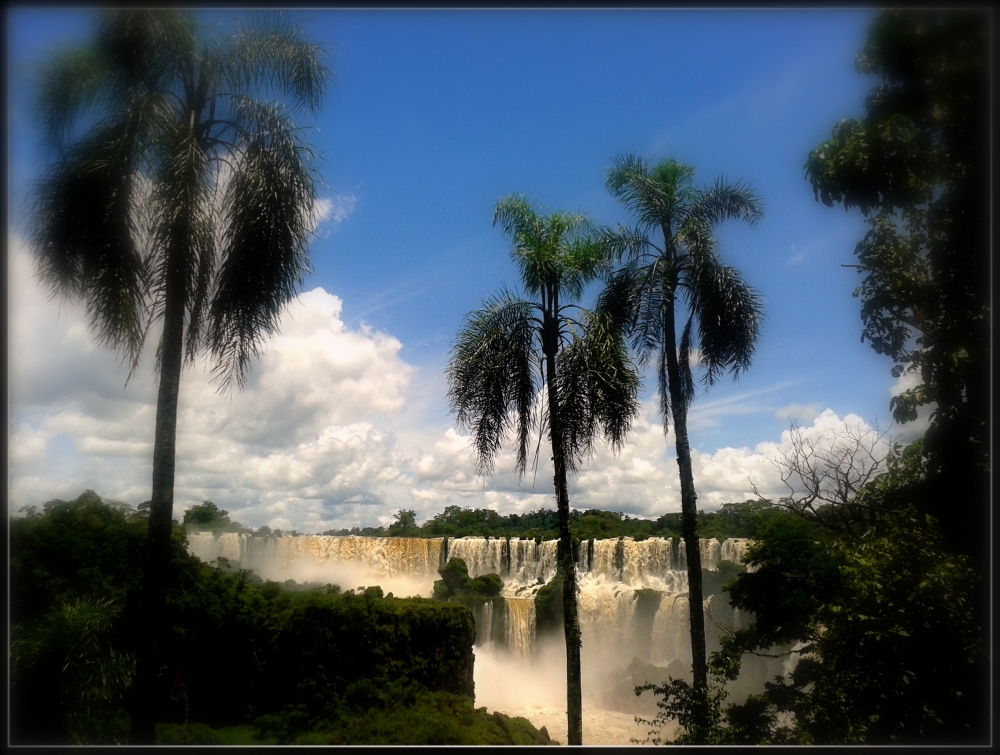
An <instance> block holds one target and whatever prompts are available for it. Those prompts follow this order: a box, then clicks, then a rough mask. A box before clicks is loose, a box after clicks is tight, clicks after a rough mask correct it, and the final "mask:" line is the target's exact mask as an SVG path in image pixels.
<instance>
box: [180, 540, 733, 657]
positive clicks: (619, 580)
mask: <svg viewBox="0 0 1000 755" xmlns="http://www.w3.org/2000/svg"><path fill="white" fill-rule="evenodd" d="M188 543H189V549H190V551H191V553H192V554H194V555H196V556H198V557H199V558H201V559H202V560H204V561H211V560H212V559H215V558H218V557H220V556H224V557H225V558H228V559H229V560H230V561H231V562H234V563H238V564H239V565H241V566H243V567H244V568H250V569H253V570H254V572H255V573H257V574H258V575H259V576H261V577H263V578H265V579H275V580H278V581H284V580H286V579H289V578H291V579H296V580H297V581H318V582H321V583H322V582H331V583H335V584H340V585H341V586H342V587H345V588H351V587H354V586H357V585H362V584H364V585H371V584H376V583H378V584H382V585H383V588H384V589H391V588H388V587H386V585H387V584H394V583H392V579H394V578H396V579H399V578H406V579H409V580H411V581H410V582H409V583H407V584H408V586H409V588H410V590H411V591H410V592H409V593H405V594H423V595H429V594H430V592H431V583H432V582H433V581H434V579H436V578H437V569H438V568H439V566H441V565H442V564H443V563H445V562H446V561H447V559H449V558H461V559H463V560H464V561H465V563H466V565H467V567H468V571H469V576H470V577H478V576H481V575H484V574H491V573H492V574H499V575H500V576H501V578H502V579H503V580H504V589H503V593H502V596H503V598H504V600H505V603H504V604H503V605H498V606H497V607H496V609H495V608H494V605H493V603H492V602H488V601H487V602H484V603H482V604H480V605H478V606H477V607H476V608H475V610H474V614H475V619H476V626H477V645H480V646H485V645H488V644H490V643H493V644H500V645H503V646H505V647H506V648H507V649H508V650H509V651H510V653H511V654H513V655H514V656H515V657H518V658H522V659H527V658H528V657H529V655H530V653H531V652H532V650H531V649H532V646H533V644H534V643H535V603H534V599H533V598H534V596H535V594H536V593H537V591H538V590H539V588H540V587H541V586H542V585H544V584H546V583H548V582H549V581H551V580H552V578H553V577H554V576H555V574H556V552H557V547H558V545H557V541H556V540H546V541H540V542H539V541H536V540H534V539H521V538H487V537H456V538H430V539H425V538H369V537H356V536H347V537H332V536H303V537H256V536H252V535H247V534H238V533H210V532H192V533H190V534H189V535H188ZM750 544H751V541H749V540H746V539H736V538H734V539H730V540H726V541H723V542H719V541H718V540H715V539H711V538H706V539H703V540H701V543H700V551H701V557H702V567H703V568H704V569H708V570H716V569H718V568H719V564H720V562H721V561H734V562H739V561H740V560H741V559H742V557H743V555H744V554H745V553H746V552H747V549H748V548H749V546H750ZM576 563H577V569H578V588H579V608H580V624H581V629H582V631H583V640H584V646H585V647H586V648H588V650H587V653H588V655H590V656H591V657H598V656H599V657H601V658H602V659H603V660H605V661H608V662H610V660H609V659H615V660H616V661H620V662H623V663H628V661H629V660H630V658H631V657H632V656H633V655H637V656H639V657H641V658H643V659H645V660H646V661H647V662H651V663H654V664H656V665H661V666H662V665H666V664H669V663H670V662H671V661H680V662H682V663H685V664H689V663H690V654H691V650H690V637H689V632H688V601H687V573H686V558H685V554H684V545H683V543H682V542H681V541H680V540H679V539H678V538H658V537H651V538H647V539H644V540H639V541H637V540H634V539H632V538H628V537H626V538H612V539H603V540H589V541H586V542H583V543H581V544H580V549H579V552H578V554H577V561H576ZM397 594H404V593H397ZM713 605H715V610H716V613H719V616H718V617H716V616H714V614H713V618H715V620H716V621H718V622H719V623H722V624H728V625H730V626H739V625H740V622H741V621H746V620H747V618H746V617H741V616H740V615H739V613H738V612H733V613H732V615H731V616H730V614H729V613H727V611H732V609H729V607H728V604H725V603H722V602H718V603H716V604H713V603H712V599H711V597H709V599H708V600H707V601H706V607H711V606H713ZM640 606H643V607H642V608H641V610H640ZM501 608H502V609H503V610H502V611H501V610H500V609H501ZM720 612H721V613H720ZM640 614H641V616H640ZM713 626H714V625H713ZM709 634H712V635H713V638H714V636H715V634H717V632H716V631H715V630H714V629H713V630H711V631H710V632H709ZM710 639H712V638H710Z"/></svg>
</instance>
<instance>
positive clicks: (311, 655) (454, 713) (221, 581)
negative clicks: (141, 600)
mask: <svg viewBox="0 0 1000 755" xmlns="http://www.w3.org/2000/svg"><path fill="white" fill-rule="evenodd" d="M27 514H28V515H27V516H24V517H17V518H13V519H11V522H10V537H11V540H10V542H11V562H10V564H11V610H12V614H11V616H12V629H11V666H12V685H11V693H12V694H11V721H12V726H13V730H12V736H13V741H14V742H20V743H30V742H36V743H60V742H66V743H71V742H77V743H105V744H112V743H122V742H124V741H126V740H127V737H128V731H129V715H128V712H127V704H126V700H127V694H128V686H129V684H130V683H131V682H132V680H133V679H134V670H135V646H134V632H135V627H136V625H137V622H138V617H137V615H136V614H137V611H136V610H135V602H136V601H135V598H136V597H137V595H138V591H139V590H140V589H141V588H140V585H141V568H142V566H141V565H142V548H143V544H144V543H145V527H146V520H145V519H144V518H143V517H142V516H140V515H139V514H138V513H137V512H135V511H133V510H131V509H130V507H128V506H124V505H108V504H106V503H103V502H102V501H101V499H100V498H99V496H97V495H96V494H95V493H93V492H92V491H87V492H86V493H84V494H83V495H81V496H80V497H79V498H78V499H76V500H75V501H69V502H66V501H50V502H49V503H47V504H46V505H45V506H44V508H43V513H38V511H37V510H29V511H28V512H27ZM172 543H173V550H172V568H171V570H170V573H169V589H168V602H167V618H168V622H169V626H170V631H169V633H167V636H166V641H165V643H164V646H163V647H162V649H161V655H160V658H159V661H158V662H159V663H160V666H161V667H162V669H163V671H162V673H161V676H160V703H161V709H160V711H159V714H158V718H159V720H160V721H161V722H167V723H169V722H171V721H172V722H174V723H177V724H182V723H183V722H185V721H186V722H188V726H187V727H184V726H180V727H174V728H172V729H169V728H168V729H163V728H162V727H161V732H160V736H161V740H162V739H163V737H166V738H167V740H169V741H175V740H176V739H177V738H178V737H180V738H184V737H187V738H188V741H191V742H195V741H202V742H205V743H211V742H212V741H216V740H214V739H212V737H223V738H224V736H230V735H231V736H237V737H238V736H243V735H238V732H240V731H242V732H243V733H244V735H246V736H249V735H248V734H246V733H247V732H253V736H254V737H261V738H262V739H258V740H257V741H259V742H263V741H279V740H280V741H283V742H292V741H306V740H308V741H314V740H315V741H316V742H319V741H322V742H327V743H334V742H349V741H354V740H352V738H353V737H358V738H359V739H357V740H356V741H357V742H361V741H364V742H368V743H375V742H381V741H384V742H397V743H402V742H404V741H405V742H408V743H428V744H429V743H456V744H457V743H474V742H480V743H483V742H490V743H517V742H522V743H523V742H526V741H540V740H539V739H538V737H539V736H540V735H538V733H537V732H534V730H533V729H532V728H531V727H530V725H527V722H517V721H512V720H510V719H506V718H497V717H493V716H488V715H486V713H485V711H475V710H474V709H473V707H472V696H473V680H472V668H473V666H472V664H473V660H474V659H473V655H472V644H473V641H474V638H475V626H474V621H473V617H472V614H471V613H470V612H469V610H467V608H465V607H464V606H462V605H456V604H454V603H449V602H444V603H442V602H437V601H432V600H425V599H419V598H408V599H396V598H392V597H391V596H383V595H382V591H381V589H380V588H378V587H369V588H367V589H366V590H364V591H359V592H358V593H357V594H355V593H354V592H350V591H349V592H346V593H345V592H342V591H341V590H340V588H338V587H336V586H332V585H328V586H326V587H325V588H313V589H303V588H302V587H301V586H299V589H297V590H289V589H285V588H284V587H283V586H282V585H279V584H277V583H274V582H263V583H262V582H261V580H260V579H259V578H257V577H256V576H255V575H254V574H253V573H252V572H250V571H248V570H245V569H233V568H230V567H229V566H228V564H227V563H226V561H225V559H219V560H218V562H213V563H212V564H204V563H202V562H200V561H199V560H198V559H197V558H195V557H193V556H190V555H188V553H187V551H186V543H185V533H184V529H183V527H182V526H180V525H175V527H174V529H173V540H172ZM478 582H481V583H482V584H479V583H478ZM478 582H476V583H475V584H474V588H475V589H477V590H479V591H480V592H481V593H482V594H484V595H486V594H492V593H494V592H495V591H496V589H497V585H496V584H495V582H496V580H490V579H488V578H487V579H480V580H479V581H478ZM372 711H379V715H378V716H374V715H373V713H372ZM432 711H434V712H433V713H432ZM383 714H385V715H384V720H383ZM376 718H377V719H379V721H380V722H376V721H374V720H373V719H376ZM389 722H395V724H393V726H390V725H389ZM407 722H409V723H407ZM418 724H419V725H418ZM404 726H411V728H410V729H406V728H399V727H404ZM206 727H210V729H209V728H206ZM219 727H223V729H224V730H225V731H228V732H230V734H227V735H223V734H220V733H216V734H208V733H206V732H208V731H215V730H217V729H219ZM233 727H236V728H233ZM240 727H242V728H240ZM248 727H249V728H248ZM184 732H187V733H184ZM198 732H201V733H200V734H199V733H198ZM234 732H235V733H234ZM310 732H311V734H310ZM463 732H464V733H463ZM202 735H204V737H207V739H204V738H203V739H199V737H202ZM309 737H314V740H310V739H309ZM477 737H482V739H477ZM532 737H535V739H531V738H532ZM171 738H173V739H171ZM303 738H305V739H303ZM526 738H527V739H526Z"/></svg>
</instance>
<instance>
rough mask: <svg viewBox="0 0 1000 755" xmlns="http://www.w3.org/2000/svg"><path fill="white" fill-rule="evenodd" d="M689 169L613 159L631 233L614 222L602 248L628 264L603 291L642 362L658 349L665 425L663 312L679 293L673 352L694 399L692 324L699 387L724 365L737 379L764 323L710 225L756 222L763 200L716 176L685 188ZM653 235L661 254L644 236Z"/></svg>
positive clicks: (614, 189)
mask: <svg viewBox="0 0 1000 755" xmlns="http://www.w3.org/2000/svg"><path fill="white" fill-rule="evenodd" d="M693 177H694V169H693V168H691V167H689V166H687V165H682V164H680V163H678V162H676V161H675V160H672V159H666V160H663V161H661V162H660V163H658V164H657V165H655V166H653V167H652V168H651V167H650V166H649V164H648V163H647V161H645V160H643V159H641V158H638V157H634V156H631V155H628V156H625V157H620V158H618V159H616V160H615V163H614V166H613V167H612V168H611V170H609V171H608V176H607V188H608V190H609V191H610V192H611V194H612V195H613V196H615V197H616V198H618V199H620V200H621V201H622V203H623V204H624V205H625V206H626V207H627V208H628V209H629V210H630V211H631V212H632V214H633V216H634V217H635V219H636V221H637V226H636V227H635V228H624V227H621V226H619V227H618V228H617V230H616V231H607V232H605V234H604V244H605V248H606V249H608V251H609V253H610V254H611V255H612V256H613V257H615V258H616V259H618V260H623V261H624V262H625V264H624V265H623V267H622V268H621V269H620V270H618V271H617V272H616V274H615V275H614V276H613V278H612V280H611V283H610V285H609V287H608V290H607V291H606V292H605V295H604V296H605V299H606V302H605V306H606V307H610V308H612V309H615V310H617V311H626V312H628V313H630V316H631V319H632V322H631V324H632V331H631V332H632V341H633V345H634V346H635V347H636V349H637V350H638V352H639V354H640V357H641V359H642V360H643V361H645V360H646V359H648V357H649V355H650V354H651V352H653V351H655V350H659V352H660V355H659V364H658V370H657V372H658V375H659V388H660V391H659V393H660V405H661V406H660V408H661V412H662V415H663V420H664V426H665V427H666V424H667V421H668V417H669V415H670V411H669V406H670V401H669V391H668V386H667V382H666V358H667V357H666V354H665V353H664V349H665V348H666V346H667V343H669V344H670V347H671V348H672V347H673V344H674V343H675V340H674V334H673V333H672V332H671V333H669V334H668V333H666V332H665V318H664V310H665V309H666V308H667V307H670V308H673V307H674V305H675V304H676V301H675V299H676V297H677V295H678V294H680V295H681V296H682V297H684V299H686V302H687V305H688V317H687V320H686V322H685V325H684V328H683V330H682V333H681V340H680V345H679V349H678V363H679V365H678V366H679V373H680V374H679V379H680V381H681V386H680V388H681V391H680V393H681V396H682V400H683V402H684V404H685V407H686V406H687V404H689V403H690V401H691V399H692V398H693V396H694V381H693V379H692V376H691V369H690V356H691V352H692V348H693V346H694V344H693V338H692V325H693V323H694V322H695V321H697V334H698V342H699V343H698V347H699V354H698V358H699V362H700V363H701V365H702V366H704V367H705V374H704V381H705V383H706V384H707V385H713V384H715V382H717V380H718V378H719V377H720V376H721V375H722V373H723V372H724V371H725V370H726V368H728V369H729V370H730V372H731V373H732V375H733V376H734V377H736V376H737V375H739V373H740V372H742V371H744V370H746V369H747V368H748V367H749V366H750V361H751V358H752V356H753V351H754V347H755V345H756V342H757V338H758V334H759V330H760V324H761V320H762V312H763V308H762V302H761V300H760V297H759V295H758V294H757V293H756V292H755V291H754V290H753V289H752V288H750V287H749V286H748V285H747V284H746V283H745V282H744V281H743V280H742V278H741V276H740V273H739V271H738V270H736V269H734V268H732V267H729V266H728V265H725V264H723V263H722V261H721V259H720V257H719V255H718V252H717V245H716V241H715V238H714V236H713V234H712V230H713V228H714V226H716V225H717V224H718V223H720V222H721V221H723V220H726V219H738V220H744V221H746V222H748V223H750V224H751V225H755V224H756V223H757V221H758V220H759V219H760V218H761V217H762V209H761V202H760V199H759V198H758V197H757V196H756V195H755V194H754V193H753V192H752V191H751V190H750V189H749V188H748V187H747V186H745V185H743V184H735V185H730V184H728V183H726V182H725V181H724V180H723V179H721V178H720V179H718V180H717V181H716V182H715V184H714V185H712V186H710V187H708V188H705V189H699V188H696V187H694V186H693V185H692V179H693ZM654 233H655V235H656V237H657V241H659V239H660V238H662V239H663V241H662V248H661V247H660V246H658V245H657V244H656V243H654V241H653V240H652V238H651V234H654Z"/></svg>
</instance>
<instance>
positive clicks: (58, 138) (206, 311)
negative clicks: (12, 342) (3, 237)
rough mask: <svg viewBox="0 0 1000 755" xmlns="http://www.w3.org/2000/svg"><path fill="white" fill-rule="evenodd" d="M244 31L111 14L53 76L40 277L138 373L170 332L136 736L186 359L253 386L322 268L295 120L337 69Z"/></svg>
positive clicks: (144, 710)
mask: <svg viewBox="0 0 1000 755" xmlns="http://www.w3.org/2000/svg"><path fill="white" fill-rule="evenodd" d="M234 27H235V28H234V30H233V33H223V32H222V31H221V30H218V33H214V34H211V33H207V30H205V29H203V28H202V27H201V26H200V25H199V24H198V23H197V22H196V21H195V19H194V17H193V16H192V15H191V14H189V13H183V12H176V11H165V10H156V11H153V10H147V11H135V10H129V11H115V12H106V13H104V14H102V15H101V16H100V17H99V21H98V26H97V34H96V38H95V40H94V41H93V42H92V43H90V44H88V45H85V46H81V47H79V48H75V49H71V50H69V51H66V52H64V53H62V54H60V55H59V56H57V57H55V58H54V59H52V60H51V61H49V62H48V63H47V64H46V65H45V66H44V67H43V68H42V69H41V71H40V76H39V82H38V94H37V101H36V105H37V112H38V116H39V122H40V127H41V132H42V135H43V137H44V138H45V141H46V145H47V147H48V148H49V150H50V154H51V155H52V156H53V158H54V159H53V161H52V163H51V165H50V167H49V168H48V169H47V172H46V173H45V174H44V175H43V177H42V178H41V179H40V180H39V181H38V182H36V184H35V186H34V188H33V190H32V195H31V203H30V205H29V207H30V212H31V224H30V228H29V238H30V241H31V243H32V246H33V248H34V252H35V254H36V261H37V270H38V273H39V276H40V278H41V280H42V281H43V282H44V283H45V284H47V285H48V286H49V288H50V290H51V291H52V293H53V294H54V295H55V294H61V295H64V296H67V297H71V298H77V299H82V301H83V302H84V303H85V304H86V307H87V314H88V316H89V318H90V322H91V326H92V328H93V330H94V332H95V333H96V335H97V337H98V339H99V340H100V341H101V343H102V344H103V345H106V346H109V347H111V348H114V349H116V350H118V352H119V353H120V354H121V355H122V357H123V359H124V360H125V361H127V362H128V363H129V365H130V367H131V371H132V372H134V370H135V368H136V365H137V364H138V360H139V357H140V353H141V351H142V348H143V344H144V342H145V339H146V335H147V333H148V331H149V328H150V326H151V325H152V324H154V323H156V322H162V326H163V330H162V335H161V336H160V339H159V344H158V347H157V352H156V354H157V367H158V369H159V387H158V396H157V404H156V429H155V439H154V449H153V476H152V477H153V479H152V496H151V506H150V514H149V540H148V554H147V555H148V566H147V568H146V569H145V572H144V584H143V612H142V626H141V636H140V648H139V654H138V672H137V674H138V676H137V683H136V700H135V705H134V714H133V718H132V741H133V743H147V744H152V741H153V729H154V725H155V720H154V719H155V707H156V692H155V690H156V669H157V665H156V659H155V654H156V650H157V641H156V636H157V634H158V632H159V631H160V624H161V620H162V616H163V611H164V609H165V605H166V604H165V601H166V597H165V596H166V591H165V585H166V572H167V568H168V566H169V543H170V528H171V516H172V511H173V487H174V456H175V439H176V430H177V395H178V390H179V386H180V376H181V369H182V367H183V364H184V362H185V358H186V359H187V361H191V360H193V358H194V356H195V355H196V354H197V353H198V352H199V351H201V350H203V349H208V350H209V351H210V352H211V354H212V356H213V357H214V359H215V364H216V378H217V379H218V380H219V382H220V387H221V388H222V389H230V388H232V387H234V386H235V387H242V385H243V383H244V379H245V374H246V370H247V369H248V368H249V366H250V363H251V361H252V360H253V358H254V357H255V356H256V355H257V354H258V352H259V348H260V346H261V344H262V342H263V340H264V338H265V337H267V336H270V335H271V334H273V333H274V332H275V330H276V328H277V324H278V317H279V315H280V312H281V309H282V307H283V305H284V304H285V303H286V302H288V301H289V300H290V299H291V298H292V297H293V296H294V295H295V292H296V290H297V288H298V286H299V284H300V283H301V281H302V278H303V276H304V274H305V273H306V272H307V271H308V267H309V259H308V239H309V236H310V233H311V230H312V226H313V220H312V218H313V217H314V215H313V213H314V205H315V199H316V197H315V180H316V174H315V171H314V169H313V168H312V157H311V153H310V152H309V149H308V145H307V144H306V143H305V142H304V140H303V137H302V133H301V130H300V129H298V128H297V127H296V126H295V124H294V122H293V120H292V115H293V113H294V112H299V111H302V110H306V111H312V112H314V111H315V110H316V109H317V108H318V107H319V105H320V103H321V101H322V95H323V92H324V89H325V86H326V81H327V78H328V77H329V75H330V70H329V69H328V67H327V65H326V63H325V62H324V60H323V56H322V51H321V49H320V48H319V47H317V46H315V45H312V44H309V43H308V42H307V41H306V40H305V39H304V37H303V35H302V32H301V30H300V29H299V28H298V27H294V26H291V25H289V24H287V23H284V22H282V20H281V19H280V17H279V16H263V17H260V18H258V19H257V20H256V21H255V22H253V23H250V24H249V25H246V26H243V25H239V24H234ZM265 97H268V98H271V100H273V101H265V99H264V98H265ZM279 97H280V98H285V99H286V100H288V101H289V102H290V105H291V106H290V107H286V106H284V105H281V104H279V103H278V101H277V100H276V99H275V98H279ZM132 372H130V376H131V374H132Z"/></svg>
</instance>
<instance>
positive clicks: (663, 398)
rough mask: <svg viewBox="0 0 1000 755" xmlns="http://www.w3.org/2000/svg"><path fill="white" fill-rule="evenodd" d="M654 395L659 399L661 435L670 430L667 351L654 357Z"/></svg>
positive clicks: (660, 351)
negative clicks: (661, 421) (661, 422)
mask: <svg viewBox="0 0 1000 755" xmlns="http://www.w3.org/2000/svg"><path fill="white" fill-rule="evenodd" d="M656 395H657V398H658V399H659V410H660V418H661V419H662V420H663V434H664V435H666V434H667V432H669V430H670V378H669V376H668V374H667V350H666V349H664V348H661V349H660V350H659V351H658V352H657V355H656Z"/></svg>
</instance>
